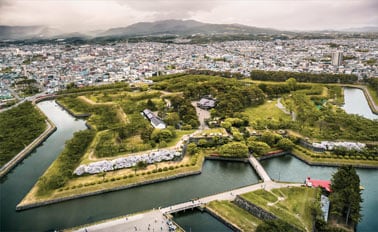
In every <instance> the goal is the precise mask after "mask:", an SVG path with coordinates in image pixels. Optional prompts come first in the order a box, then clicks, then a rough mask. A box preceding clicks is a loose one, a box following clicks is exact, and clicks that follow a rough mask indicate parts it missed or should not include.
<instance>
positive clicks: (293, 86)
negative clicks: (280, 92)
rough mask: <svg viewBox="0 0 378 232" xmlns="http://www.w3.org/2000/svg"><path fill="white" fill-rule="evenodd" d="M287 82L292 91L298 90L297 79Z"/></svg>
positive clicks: (291, 78)
mask: <svg viewBox="0 0 378 232" xmlns="http://www.w3.org/2000/svg"><path fill="white" fill-rule="evenodd" d="M285 82H286V84H287V86H288V87H289V89H290V90H295V89H296V88H297V80H296V79H295V78H293V77H290V78H289V79H287V80H286V81H285Z"/></svg>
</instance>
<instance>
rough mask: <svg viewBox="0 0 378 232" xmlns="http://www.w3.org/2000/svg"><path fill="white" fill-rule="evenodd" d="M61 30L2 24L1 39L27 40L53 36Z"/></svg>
mask: <svg viewBox="0 0 378 232" xmlns="http://www.w3.org/2000/svg"><path fill="white" fill-rule="evenodd" d="M59 34H60V31H58V30H56V29H53V28H50V27H46V26H2V25H0V40H25V39H36V38H38V39H40V38H51V37H53V36H57V35H59Z"/></svg>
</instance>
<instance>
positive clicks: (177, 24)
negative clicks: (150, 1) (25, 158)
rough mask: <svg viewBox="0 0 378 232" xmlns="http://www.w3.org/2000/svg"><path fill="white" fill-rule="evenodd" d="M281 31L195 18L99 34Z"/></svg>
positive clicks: (113, 29)
mask: <svg viewBox="0 0 378 232" xmlns="http://www.w3.org/2000/svg"><path fill="white" fill-rule="evenodd" d="M279 32H280V31H278V30H274V29H268V28H258V27H250V26H245V25H240V24H210V23H201V22H198V21H195V20H163V21H156V22H141V23H136V24H132V25H130V26H127V27H119V28H112V29H109V30H107V31H105V32H103V33H100V34H99V35H98V36H148V35H181V36H184V35H194V34H203V35H214V34H277V33H279Z"/></svg>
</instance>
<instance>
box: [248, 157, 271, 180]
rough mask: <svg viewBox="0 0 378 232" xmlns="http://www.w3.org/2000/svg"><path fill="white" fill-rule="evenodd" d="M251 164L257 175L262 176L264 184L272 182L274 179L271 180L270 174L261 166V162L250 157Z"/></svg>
mask: <svg viewBox="0 0 378 232" xmlns="http://www.w3.org/2000/svg"><path fill="white" fill-rule="evenodd" d="M248 161H249V163H250V164H251V165H252V167H253V168H254V169H255V170H256V172H257V174H258V175H259V176H260V178H261V179H262V181H264V182H271V181H272V179H270V177H269V175H268V173H267V172H266V171H265V169H264V167H263V166H261V164H260V162H259V161H258V160H257V159H256V158H255V157H254V156H253V155H251V156H249V157H248Z"/></svg>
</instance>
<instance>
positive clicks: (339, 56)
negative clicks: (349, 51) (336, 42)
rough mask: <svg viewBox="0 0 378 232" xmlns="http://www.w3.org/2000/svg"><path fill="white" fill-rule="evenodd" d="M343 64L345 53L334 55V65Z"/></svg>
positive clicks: (338, 52)
mask: <svg viewBox="0 0 378 232" xmlns="http://www.w3.org/2000/svg"><path fill="white" fill-rule="evenodd" d="M341 62H343V53H342V52H340V51H337V52H334V53H332V65H334V66H340V65H341Z"/></svg>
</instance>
